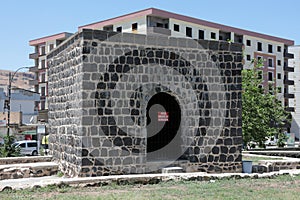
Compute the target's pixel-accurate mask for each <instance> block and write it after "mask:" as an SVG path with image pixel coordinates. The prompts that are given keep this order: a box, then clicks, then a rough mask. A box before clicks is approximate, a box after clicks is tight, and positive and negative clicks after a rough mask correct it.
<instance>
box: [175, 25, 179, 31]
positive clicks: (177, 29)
mask: <svg viewBox="0 0 300 200" xmlns="http://www.w3.org/2000/svg"><path fill="white" fill-rule="evenodd" d="M174 31H177V32H179V25H178V24H174Z"/></svg>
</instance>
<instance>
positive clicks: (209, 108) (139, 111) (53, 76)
mask: <svg viewBox="0 0 300 200" xmlns="http://www.w3.org/2000/svg"><path fill="white" fill-rule="evenodd" d="M241 51H242V46H241V45H240V44H235V43H228V42H219V41H205V40H192V39H183V38H172V37H169V38H168V37H162V36H145V35H137V34H129V33H113V32H105V31H98V30H83V31H82V32H80V33H78V34H76V35H75V36H73V37H72V38H70V39H69V40H67V41H66V42H65V43H63V44H62V45H61V46H59V47H58V48H57V49H56V50H54V51H53V52H52V53H51V54H49V55H48V56H47V60H48V66H49V126H50V134H51V135H50V143H51V144H50V149H51V152H52V154H53V156H54V157H55V159H57V160H58V161H59V162H60V165H61V169H62V170H63V171H64V172H65V173H66V174H69V175H71V176H76V175H79V176H99V175H110V174H128V173H147V172H152V171H158V170H159V169H160V168H162V167H165V166H168V165H170V164H174V162H175V163H177V164H178V163H179V165H181V166H182V167H183V168H184V169H185V170H186V171H206V172H241V169H242V167H241V146H242V129H241V125H242V121H241V69H242V53H241ZM158 93H163V94H165V95H167V96H170V97H172V98H174V99H175V101H176V102H177V103H178V105H179V107H180V113H181V116H180V119H181V121H180V125H179V129H178V130H177V131H174V132H175V133H174V134H173V138H172V140H171V141H170V142H169V143H168V144H166V145H165V146H164V147H163V148H156V149H155V147H154V149H155V151H151V152H149V151H148V152H147V141H149V139H150V132H151V131H152V130H154V132H155V130H156V129H157V130H158V127H159V126H160V125H161V124H160V123H157V124H155V126H154V128H153V129H150V125H147V122H149V116H148V111H149V109H148V111H147V105H148V102H149V101H150V99H151V98H152V97H153V96H154V95H156V94H158ZM149 113H150V111H149ZM150 114H151V113H150ZM147 120H148V121H147ZM162 126H163V125H162ZM158 131H159V130H158ZM152 132H153V131H152ZM158 160H159V162H156V164H153V163H154V162H153V161H158ZM178 160H181V161H182V162H179V161H178Z"/></svg>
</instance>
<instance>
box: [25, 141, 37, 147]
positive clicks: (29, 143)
mask: <svg viewBox="0 0 300 200" xmlns="http://www.w3.org/2000/svg"><path fill="white" fill-rule="evenodd" d="M27 146H28V147H37V143H36V142H28V143H27Z"/></svg>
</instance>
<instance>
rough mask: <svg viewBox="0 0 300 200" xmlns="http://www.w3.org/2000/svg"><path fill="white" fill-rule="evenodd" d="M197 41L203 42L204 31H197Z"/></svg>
mask: <svg viewBox="0 0 300 200" xmlns="http://www.w3.org/2000/svg"><path fill="white" fill-rule="evenodd" d="M199 39H200V40H204V31H203V30H199Z"/></svg>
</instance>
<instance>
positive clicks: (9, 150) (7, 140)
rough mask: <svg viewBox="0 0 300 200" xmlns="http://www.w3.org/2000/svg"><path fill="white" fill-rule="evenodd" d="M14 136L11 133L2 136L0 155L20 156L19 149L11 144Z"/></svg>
mask: <svg viewBox="0 0 300 200" xmlns="http://www.w3.org/2000/svg"><path fill="white" fill-rule="evenodd" d="M14 140H15V137H14V136H13V135H10V136H5V137H4V145H3V146H1V147H0V157H17V156H20V155H21V154H20V149H19V148H17V147H15V146H14V145H13V142H14Z"/></svg>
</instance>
